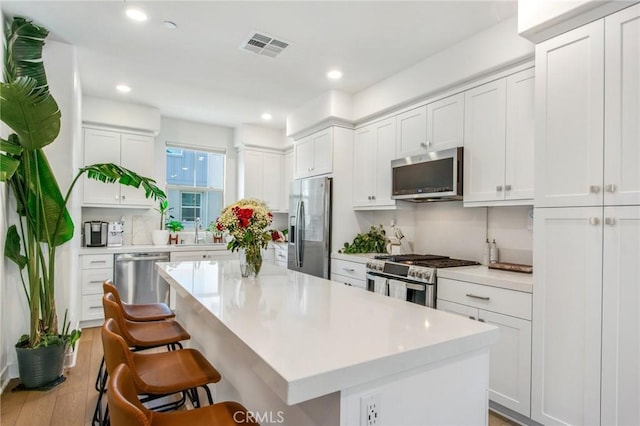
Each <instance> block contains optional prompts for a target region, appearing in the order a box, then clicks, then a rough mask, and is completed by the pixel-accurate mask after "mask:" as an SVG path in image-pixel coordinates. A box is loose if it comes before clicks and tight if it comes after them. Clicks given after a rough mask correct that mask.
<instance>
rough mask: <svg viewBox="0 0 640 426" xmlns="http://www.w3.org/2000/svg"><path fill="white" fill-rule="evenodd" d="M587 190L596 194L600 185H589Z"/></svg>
mask: <svg viewBox="0 0 640 426" xmlns="http://www.w3.org/2000/svg"><path fill="white" fill-rule="evenodd" d="M589 192H591V193H592V194H597V193H598V192H600V185H591V186H590V187H589Z"/></svg>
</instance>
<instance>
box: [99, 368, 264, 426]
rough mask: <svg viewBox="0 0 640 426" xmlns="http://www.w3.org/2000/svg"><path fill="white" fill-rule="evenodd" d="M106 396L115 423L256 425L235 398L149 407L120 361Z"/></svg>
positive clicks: (143, 425) (139, 425) (123, 425)
mask: <svg viewBox="0 0 640 426" xmlns="http://www.w3.org/2000/svg"><path fill="white" fill-rule="evenodd" d="M108 398H109V407H111V419H112V420H113V424H114V425H116V426H165V425H166V426H169V425H189V426H199V425H207V426H232V425H258V423H257V422H256V421H255V420H254V419H253V416H251V414H250V413H249V412H248V411H247V409H246V408H244V407H243V406H242V405H240V404H238V403H237V402H219V403H216V404H213V405H207V406H206V407H202V408H196V409H194V410H187V411H175V412H172V413H158V412H154V411H151V410H149V409H147V408H146V407H145V406H144V405H142V404H141V403H140V401H139V400H138V389H137V388H136V383H135V381H134V377H133V375H132V374H131V371H130V369H129V367H128V366H127V365H126V364H120V365H118V366H117V367H116V368H115V370H113V371H112V374H111V377H110V378H109V395H108Z"/></svg>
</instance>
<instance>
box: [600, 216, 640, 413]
mask: <svg viewBox="0 0 640 426" xmlns="http://www.w3.org/2000/svg"><path fill="white" fill-rule="evenodd" d="M603 217H604V222H605V224H604V242H603V249H604V252H603V260H602V261H603V271H602V276H603V283H602V286H603V288H602V393H601V395H602V413H601V419H602V424H603V425H640V409H639V408H638V401H640V309H638V307H639V303H640V285H639V280H640V278H639V277H640V262H639V261H638V260H639V259H640V206H624V207H605V208H604V215H603ZM594 261H595V260H594Z"/></svg>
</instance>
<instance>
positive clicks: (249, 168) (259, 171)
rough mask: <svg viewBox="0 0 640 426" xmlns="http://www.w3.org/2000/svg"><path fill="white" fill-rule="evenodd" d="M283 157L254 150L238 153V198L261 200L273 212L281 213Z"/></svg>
mask: <svg viewBox="0 0 640 426" xmlns="http://www.w3.org/2000/svg"><path fill="white" fill-rule="evenodd" d="M283 164H284V156H283V155H282V154H281V153H277V152H269V151H263V150H254V149H242V150H240V151H239V152H238V177H239V179H238V195H239V198H256V199H258V200H262V201H264V202H265V203H267V205H268V206H269V208H270V209H271V210H273V211H282V210H283V206H282V202H283V199H282V175H283V170H282V168H283Z"/></svg>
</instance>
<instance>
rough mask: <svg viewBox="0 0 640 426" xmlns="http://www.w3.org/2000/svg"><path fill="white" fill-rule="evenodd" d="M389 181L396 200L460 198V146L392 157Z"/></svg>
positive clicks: (418, 200)
mask: <svg viewBox="0 0 640 426" xmlns="http://www.w3.org/2000/svg"><path fill="white" fill-rule="evenodd" d="M391 182H392V185H391V187H392V189H391V191H392V192H391V198H393V199H396V200H404V201H413V202H424V201H447V200H462V148H452V149H446V150H442V151H434V152H429V153H426V154H422V155H416V156H413V157H405V158H399V159H397V160H393V161H391Z"/></svg>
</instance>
